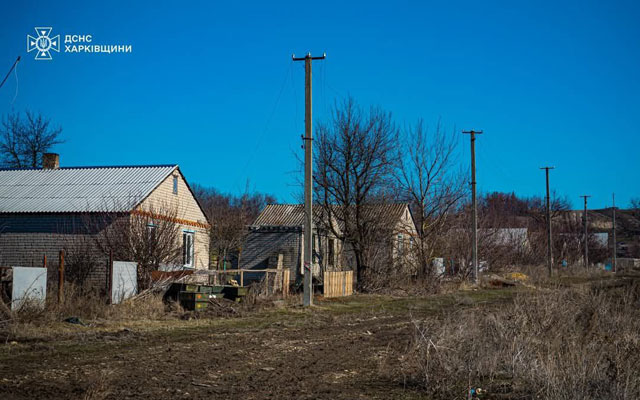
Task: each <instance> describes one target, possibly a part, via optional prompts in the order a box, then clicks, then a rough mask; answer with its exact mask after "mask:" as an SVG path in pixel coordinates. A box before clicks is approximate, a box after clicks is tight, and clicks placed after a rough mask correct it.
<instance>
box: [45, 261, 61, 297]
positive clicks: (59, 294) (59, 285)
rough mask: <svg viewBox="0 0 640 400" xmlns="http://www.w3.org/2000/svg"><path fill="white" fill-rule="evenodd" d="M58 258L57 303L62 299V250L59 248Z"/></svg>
mask: <svg viewBox="0 0 640 400" xmlns="http://www.w3.org/2000/svg"><path fill="white" fill-rule="evenodd" d="M58 258H59V263H58V304H62V301H63V300H64V250H60V253H59V254H58ZM45 260H46V258H45Z"/></svg>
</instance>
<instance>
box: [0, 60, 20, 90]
mask: <svg viewBox="0 0 640 400" xmlns="http://www.w3.org/2000/svg"><path fill="white" fill-rule="evenodd" d="M19 62H20V56H18V58H16V61H14V62H13V65H12V66H11V68H9V72H7V75H5V77H4V79H3V80H2V83H0V89H1V88H2V85H4V83H5V82H6V81H7V78H8V77H9V75H11V71H13V69H14V68H15V67H16V65H18V63H19Z"/></svg>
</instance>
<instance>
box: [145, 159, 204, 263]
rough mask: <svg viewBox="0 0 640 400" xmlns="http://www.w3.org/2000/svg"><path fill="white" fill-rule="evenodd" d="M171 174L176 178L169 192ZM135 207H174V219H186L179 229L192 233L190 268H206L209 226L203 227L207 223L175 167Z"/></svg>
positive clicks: (171, 180) (157, 209) (158, 209)
mask: <svg viewBox="0 0 640 400" xmlns="http://www.w3.org/2000/svg"><path fill="white" fill-rule="evenodd" d="M174 176H175V177H177V178H178V194H174V193H173V177H174ZM137 210H140V211H148V210H153V211H154V212H160V213H161V214H162V211H163V210H176V211H177V215H176V218H177V219H178V220H179V221H180V222H186V223H180V231H192V232H194V237H193V242H194V267H195V268H197V269H208V268H209V261H210V257H209V229H208V228H206V227H205V226H208V223H207V217H206V216H205V215H204V213H203V212H202V210H201V209H200V206H199V205H198V202H197V201H196V199H195V197H194V196H193V194H192V193H191V190H190V189H189V186H188V185H187V182H186V181H185V179H184V177H183V176H182V174H181V173H180V171H179V170H178V169H176V170H175V171H174V172H173V173H172V174H170V175H169V176H167V177H166V178H165V179H164V180H163V181H162V182H161V183H160V184H159V185H158V187H156V188H155V189H154V190H153V192H151V194H149V196H148V197H147V198H146V199H145V200H144V201H142V203H141V204H140V206H138V207H137ZM180 240H181V239H180Z"/></svg>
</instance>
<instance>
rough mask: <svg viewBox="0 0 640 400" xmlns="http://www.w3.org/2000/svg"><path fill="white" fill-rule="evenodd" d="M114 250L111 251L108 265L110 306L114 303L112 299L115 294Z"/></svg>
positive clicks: (108, 297)
mask: <svg viewBox="0 0 640 400" xmlns="http://www.w3.org/2000/svg"><path fill="white" fill-rule="evenodd" d="M112 286H113V250H109V265H107V301H108V302H109V303H108V304H111V303H112V302H113V299H112V298H111V295H112V292H113V290H112V289H113V288H112Z"/></svg>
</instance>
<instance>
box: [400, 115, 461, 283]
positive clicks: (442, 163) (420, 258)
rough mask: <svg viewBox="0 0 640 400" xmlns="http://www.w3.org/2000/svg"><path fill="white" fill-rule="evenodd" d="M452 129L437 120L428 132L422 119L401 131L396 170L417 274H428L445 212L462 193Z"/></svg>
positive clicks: (444, 224) (439, 247)
mask: <svg viewBox="0 0 640 400" xmlns="http://www.w3.org/2000/svg"><path fill="white" fill-rule="evenodd" d="M454 134H455V129H454V130H453V131H452V132H451V133H450V134H447V133H445V132H444V130H442V128H441V126H440V123H438V124H437V125H436V128H435V131H434V132H429V130H428V129H427V128H425V127H424V124H423V122H422V121H418V123H417V124H416V125H415V126H414V127H410V128H409V129H408V130H407V131H406V133H405V135H404V143H403V146H402V147H401V150H402V153H403V154H402V155H401V156H400V157H399V160H400V162H399V166H398V169H397V171H396V179H397V181H398V185H399V189H400V195H401V196H403V197H406V198H407V200H408V201H409V203H410V204H411V208H412V210H413V216H414V218H415V220H416V225H417V231H418V237H417V241H416V243H415V247H414V249H413V250H414V251H415V254H416V257H415V258H414V259H415V260H416V262H417V263H418V265H417V271H418V274H419V275H423V276H426V275H431V274H432V272H433V271H431V260H432V258H433V257H434V254H435V252H437V251H442V247H443V246H442V244H441V239H442V237H443V233H444V231H445V230H447V229H449V228H450V227H451V226H450V225H449V224H448V223H447V222H448V218H447V217H448V216H450V214H451V213H452V212H454V211H456V205H457V204H458V203H459V201H460V200H461V199H462V197H463V196H464V194H465V185H464V177H463V175H462V171H461V170H460V169H459V168H458V167H457V165H456V159H455V154H454V152H455V148H456V140H455V136H454Z"/></svg>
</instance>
